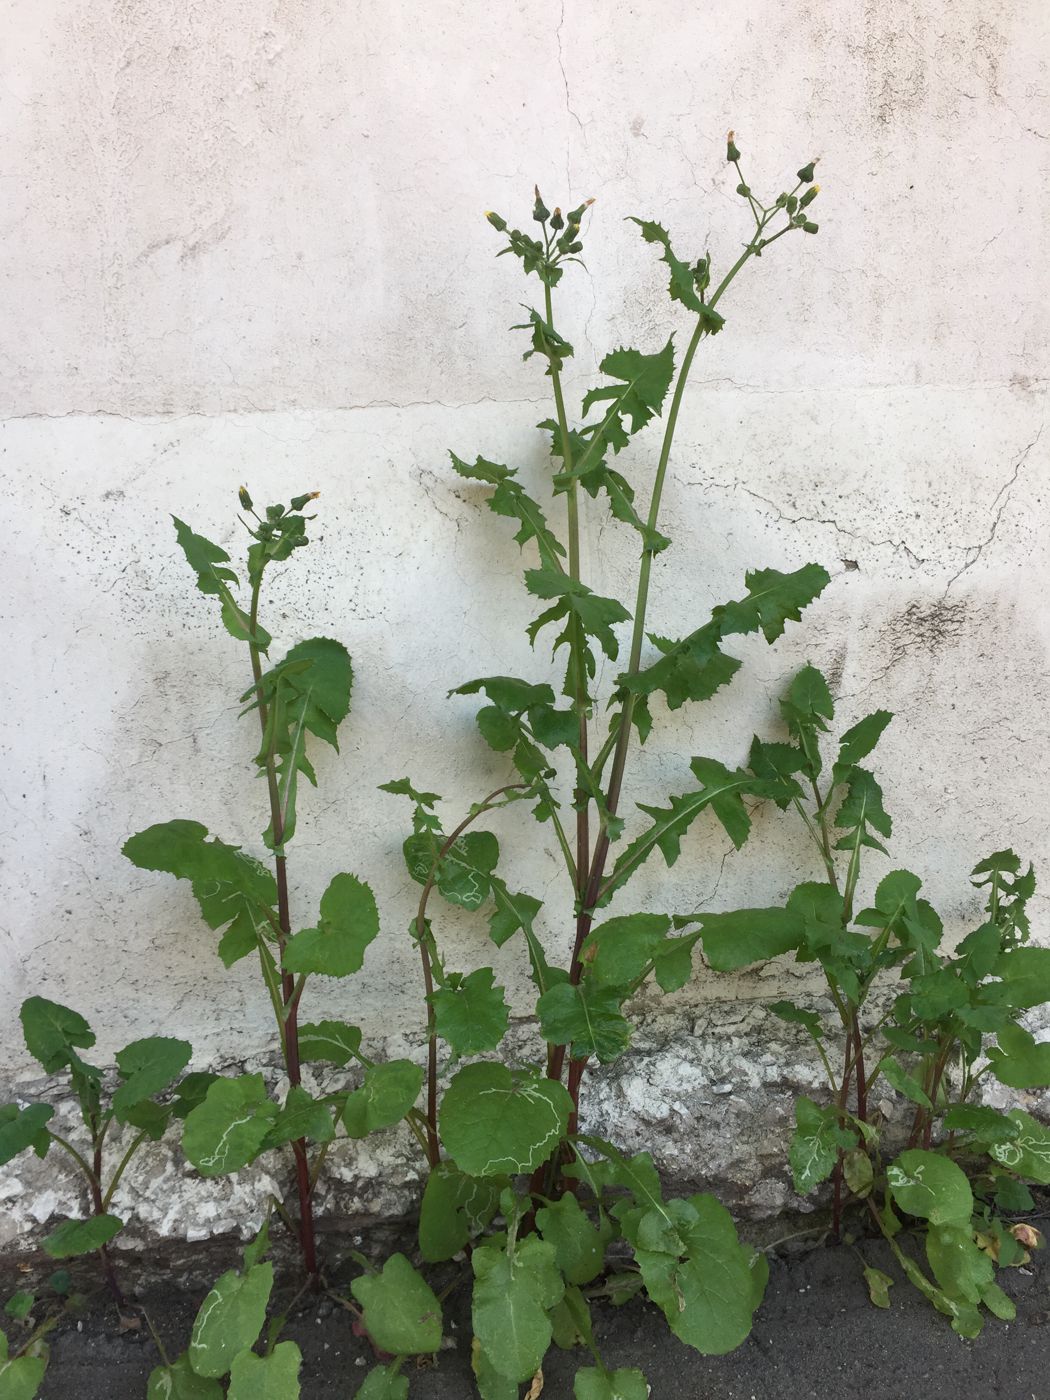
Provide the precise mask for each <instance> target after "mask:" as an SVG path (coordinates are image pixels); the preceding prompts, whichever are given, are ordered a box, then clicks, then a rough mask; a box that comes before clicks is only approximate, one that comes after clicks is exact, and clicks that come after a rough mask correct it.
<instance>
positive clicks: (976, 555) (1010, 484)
mask: <svg viewBox="0 0 1050 1400" xmlns="http://www.w3.org/2000/svg"><path fill="white" fill-rule="evenodd" d="M1042 436H1043V428H1042V425H1040V427H1039V431H1038V432H1037V433H1036V435H1035V437H1034V438H1033V439H1032V441H1031V442H1030V443H1029V444H1028V446H1027V447H1025V448H1024V449H1023V450H1022V452H1021V454H1020V456H1019V457H1018V458H1017V461H1016V462H1015V463H1014V468H1013V472H1012V473H1011V475H1010V477H1009V478H1008V479H1007V480H1006V481H1004V482H1003V484H1002V486H1000V488H999V491H998V493H997V494H996V497H995V500H994V501H993V502H992V504H991V507H990V509H991V510H992V511H994V512H995V516H994V519H993V520H992V528H991V529H990V530H989V531H988V534H987V535H986V537H985V538H984V539H983V540H982V541H981V542H980V544H971V545H966V546H965V548H966V550H967V552H968V553H969V554H970V556H971V557H970V558H969V559H967V561H966V563H965V564H964V565H963V566H962V568H961V569H959V570H958V571H957V572H956V573H954V574H953V575H952V576H951V578H950V579H949V580H948V582H947V584H946V585H945V589H944V594H943V596H944V597H945V598H946V597H947V596H948V591H949V589H950V588H951V586H952V584H953V583H955V582H957V581H958V580H959V579H960V578H962V576H963V574H965V573H966V571H967V570H968V569H972V568H973V566H974V565H975V564H976V563H977V561H978V559H980V557H981V555H982V554H983V553H984V551H985V550H986V549H987V548H988V546H989V545H990V544H992V543H993V542H994V540H995V536H996V532H997V531H998V529H999V524H1000V521H1001V520H1002V518H1003V514H1004V512H1005V510H1006V507H1007V506H1008V505H1009V504H1010V492H1011V491H1012V490H1013V488H1014V487H1015V486H1016V485H1017V478H1018V477H1019V476H1020V474H1021V469H1022V467H1023V466H1024V465H1025V463H1026V462H1027V461H1028V456H1029V453H1030V452H1031V451H1032V448H1033V447H1035V445H1036V443H1038V441H1039V439H1040V438H1041V437H1042ZM1000 502H1001V503H1002V504H1000ZM997 507H998V509H996V508H997Z"/></svg>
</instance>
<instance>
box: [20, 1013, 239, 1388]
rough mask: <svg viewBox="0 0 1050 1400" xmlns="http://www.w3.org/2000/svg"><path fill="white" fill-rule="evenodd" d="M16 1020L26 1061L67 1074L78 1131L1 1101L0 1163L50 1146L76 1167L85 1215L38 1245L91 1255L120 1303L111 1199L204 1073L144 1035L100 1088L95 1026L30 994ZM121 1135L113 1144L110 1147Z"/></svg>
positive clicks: (43, 1110)
mask: <svg viewBox="0 0 1050 1400" xmlns="http://www.w3.org/2000/svg"><path fill="white" fill-rule="evenodd" d="M21 1021H22V1030H23V1033H24V1035H25V1043H26V1049H27V1050H28V1051H29V1053H30V1054H31V1055H32V1056H33V1058H34V1059H35V1060H36V1061H37V1062H38V1063H39V1064H40V1065H41V1067H42V1068H43V1069H44V1070H45V1071H46V1072H47V1073H48V1074H59V1073H62V1074H65V1075H66V1076H68V1079H69V1084H70V1088H71V1089H72V1092H73V1095H74V1097H75V1099H76V1102H77V1105H78V1107H79V1110H80V1119H81V1123H82V1125H83V1136H82V1138H80V1137H75V1138H74V1140H73V1141H70V1139H69V1137H67V1136H65V1135H64V1134H62V1133H59V1132H58V1131H56V1125H55V1121H54V1115H55V1110H54V1108H53V1107H52V1106H51V1105H50V1104H46V1103H29V1104H17V1103H11V1104H5V1105H4V1106H3V1107H0V1166H4V1165H6V1164H7V1163H8V1162H10V1161H11V1160H12V1159H13V1158H14V1157H16V1156H18V1154H19V1153H21V1152H27V1151H33V1152H35V1153H36V1155H37V1156H38V1157H41V1158H44V1157H46V1156H47V1155H48V1153H49V1152H50V1151H51V1150H52V1149H55V1150H57V1151H58V1152H60V1153H62V1154H64V1155H65V1156H66V1157H67V1158H68V1159H69V1160H71V1161H72V1162H73V1163H74V1164H75V1165H76V1168H77V1170H78V1172H79V1173H80V1175H81V1176H82V1177H83V1179H84V1182H85V1184H86V1186H87V1191H88V1199H89V1201H90V1213H89V1214H88V1215H87V1216H86V1217H84V1218H74V1219H69V1220H64V1221H62V1223H61V1224H60V1225H58V1227H57V1228H56V1229H54V1230H52V1231H51V1233H50V1234H49V1235H47V1236H46V1238H45V1239H44V1240H43V1245H42V1247H43V1249H44V1252H45V1253H46V1254H49V1255H50V1256H51V1257H52V1258H53V1259H72V1258H74V1257H76V1256H78V1255H83V1254H91V1253H93V1252H97V1253H98V1257H99V1263H100V1266H101V1269H102V1272H103V1276H104V1278H105V1281H106V1283H107V1284H108V1286H109V1289H110V1291H111V1292H112V1294H113V1296H114V1298H115V1299H116V1301H117V1302H118V1303H123V1301H124V1298H123V1294H122V1292H121V1289H120V1284H119V1282H118V1281H117V1276H116V1272H115V1270H114V1267H113V1262H112V1260H111V1258H110V1254H109V1244H110V1242H111V1241H112V1240H113V1239H115V1237H116V1236H117V1235H118V1234H119V1233H120V1231H121V1230H122V1229H123V1228H124V1221H123V1220H121V1219H120V1217H119V1216H117V1215H116V1214H114V1213H113V1211H112V1210H111V1206H112V1203H113V1197H114V1195H115V1194H116V1191H117V1187H118V1186H119V1185H120V1183H121V1180H122V1179H123V1177H124V1173H125V1172H126V1171H127V1169H128V1167H129V1166H130V1164H131V1162H132V1160H133V1158H134V1157H135V1154H136V1153H137V1152H138V1151H139V1149H140V1148H141V1147H142V1146H143V1145H144V1144H145V1143H147V1142H156V1141H159V1139H160V1138H161V1137H163V1135H164V1133H165V1131H166V1129H167V1127H168V1125H169V1123H171V1122H172V1120H174V1119H180V1118H185V1117H186V1115H187V1114H188V1113H189V1112H190V1110H191V1109H192V1108H193V1106H194V1105H195V1104H196V1103H197V1102H199V1100H200V1098H201V1097H202V1096H203V1093H204V1091H205V1089H206V1088H207V1085H208V1083H210V1081H211V1079H212V1078H213V1076H212V1075H205V1074H187V1075H183V1073H182V1071H183V1070H184V1069H185V1068H186V1066H187V1065H188V1064H189V1061H190V1055H191V1054H192V1049H191V1046H190V1044H189V1042H188V1041H185V1040H174V1039H171V1038H168V1037H165V1036H149V1037H147V1038H146V1039H144V1040H135V1041H132V1042H131V1044H130V1045H125V1047H124V1049H123V1050H118V1051H117V1055H116V1061H117V1081H118V1082H117V1084H116V1087H115V1088H114V1089H113V1091H112V1092H111V1093H107V1091H106V1083H105V1077H104V1075H103V1072H102V1070H101V1069H100V1068H99V1067H98V1066H97V1065H93V1064H90V1063H89V1062H88V1061H87V1060H85V1059H84V1058H83V1057H82V1055H81V1054H80V1051H81V1050H90V1049H91V1047H92V1046H93V1045H94V1043H95V1033H94V1031H92V1029H91V1027H90V1026H89V1025H88V1023H87V1021H85V1020H84V1018H83V1016H81V1015H80V1014H79V1013H78V1012H76V1011H72V1010H70V1008H69V1007H68V1006H62V1005H60V1004H59V1003H58V1002H54V1001H48V1000H47V999H46V998H45V997H29V999H28V1000H27V1001H25V1002H23V1004H22V1010H21ZM173 1086H174V1088H173ZM165 1091H170V1092H169V1093H168V1094H167V1096H166V1098H165V1099H164V1100H163V1101H162V1100H161V1099H159V1098H158V1095H160V1094H162V1093H164V1092H165ZM122 1130H123V1131H122ZM121 1133H122V1136H121V1139H120V1141H119V1144H117V1145H114V1143H115V1139H116V1138H117V1135H118V1134H121ZM128 1139H130V1140H128ZM0 1374H2V1373H0Z"/></svg>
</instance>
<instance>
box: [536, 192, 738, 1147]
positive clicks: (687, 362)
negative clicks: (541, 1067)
mask: <svg viewBox="0 0 1050 1400" xmlns="http://www.w3.org/2000/svg"><path fill="white" fill-rule="evenodd" d="M764 227H765V220H762V221H759V223H758V227H757V228H756V230H755V234H754V237H753V238H752V239H751V241H750V242H749V243H748V244H747V246H746V247H745V249H744V251H743V253H741V255H740V257H739V258H737V260H736V262H735V263H734V264H733V266H732V267H731V268H730V269H729V271H728V272H727V273H726V275H725V276H724V277H723V278H722V281H721V282H720V283H719V284H718V287H717V288H716V290H715V293H714V295H713V296H712V297H711V300H710V302H709V303H708V305H709V306H710V307H712V308H713V307H714V306H715V305H716V304H717V303H718V301H719V299H720V298H721V297H722V295H723V293H724V292H725V290H726V288H727V287H728V286H729V284H730V283H731V282H732V281H733V278H734V277H735V276H736V275H737V273H738V272H739V271H740V269H741V268H742V267H743V266H744V264H745V263H746V262H747V261H748V259H749V258H751V257H752V256H754V254H755V253H756V252H758V251H760V249H759V244H760V241H761V233H762V230H763V228H764ZM706 334H707V323H706V321H705V320H704V318H703V317H702V316H698V317H697V321H696V325H695V327H694V328H693V333H692V336H691V337H690V340H689V344H688V346H687V347H686V352H685V355H684V357H683V359H682V365H681V368H680V369H679V371H678V379H677V381H676V383H675V387H674V392H673V394H672V396H671V406H670V408H669V409H668V413H667V421H666V423H665V425H664V435H663V440H662V442H661V445H660V456H659V459H658V461H657V465H656V475H655V478H654V480H653V492H652V496H651V497H650V501H649V515H648V520H647V529H648V530H649V531H650V532H652V531H655V529H656V525H657V521H658V519H659V515H660V503H661V499H662V496H663V489H664V482H665V480H666V478H667V467H668V463H669V462H670V459H671V447H672V445H673V443H674V436H675V430H676V428H677V426H678V414H679V412H680V410H681V407H682V399H683V397H684V395H685V388H686V384H687V382H688V380H689V372H690V370H691V368H692V365H693V360H694V358H695V356H696V352H697V350H698V348H699V346H700V342H701V340H703V338H704V336H705V335H706ZM652 566H653V550H652V549H651V548H650V547H648V546H647V547H646V548H645V549H644V550H643V552H642V559H641V564H640V565H639V570H638V589H637V594H636V598H635V607H634V625H633V629H632V633H631V651H630V659H629V661H628V665H627V674H628V675H629V676H635V675H637V674H638V672H639V670H640V669H641V660H642V643H643V641H644V639H645V617H646V611H647V609H648V604H649V582H650V577H651V574H652ZM634 706H635V697H634V693H633V692H632V691H628V692H627V693H626V694H625V696H624V698H623V703H622V706H621V709H620V715H619V722H618V726H617V729H616V744H615V748H614V750H613V760H612V770H611V772H610V775H609V785H608V788H607V789H606V797H605V805H606V809H607V811H608V813H609V816H615V815H616V812H617V808H618V805H619V801H620V791H621V788H622V786H623V777H624V771H625V768H626V765H627V753H628V750H629V748H630V744H631V722H632V719H633V716H634ZM610 737H611V736H610ZM606 743H608V741H606ZM604 753H605V747H604V746H603V749H602V761H603V763H604ZM609 844H610V839H609V829H608V823H607V822H603V823H602V826H601V830H600V831H599V833H598V839H597V841H596V842H595V846H594V853H593V856H592V857H591V861H590V869H589V873H588V875H587V878H586V881H585V882H584V877H583V874H582V872H581V876H580V884H579V885H578V888H580V889H582V891H583V892H582V897H580V907H579V913H578V916H577V920H576V943H575V946H574V947H573V952H572V961H571V963H570V965H569V980H570V982H571V983H572V984H573V985H577V986H578V985H579V981H580V977H581V975H582V973H583V965H582V963H581V961H580V953H581V950H582V948H583V944H584V942H585V940H586V938H587V935H588V933H590V930H591V925H592V923H593V921H594V907H595V905H596V903H597V901H598V897H599V894H600V892H601V889H602V879H603V877H604V875H605V865H606V861H607V858H608V854H609ZM565 1053H566V1047H565V1046H563V1045H559V1046H556V1047H555V1049H554V1052H553V1054H551V1055H549V1056H548V1077H549V1078H551V1079H558V1080H560V1079H561V1076H562V1069H563V1067H564V1063H565ZM582 1075H583V1068H582V1067H581V1068H580V1069H579V1070H578V1071H576V1072H575V1074H574V1078H575V1081H576V1082H575V1093H574V1094H573V1103H574V1105H575V1106H576V1108H577V1109H578V1107H579V1082H580V1079H581V1078H582ZM570 1092H571V1091H570ZM576 1116H577V1114H576V1113H575V1112H574V1114H573V1119H574V1121H575V1119H576Z"/></svg>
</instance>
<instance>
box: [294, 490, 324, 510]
mask: <svg viewBox="0 0 1050 1400" xmlns="http://www.w3.org/2000/svg"><path fill="white" fill-rule="evenodd" d="M320 494H321V493H320V491H307V493H306V495H305V496H293V497H292V510H302V508H303V506H305V505H306V503H307V501H316V500H317V498H318V496H319V495H320Z"/></svg>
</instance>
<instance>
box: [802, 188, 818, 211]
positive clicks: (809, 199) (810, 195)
mask: <svg viewBox="0 0 1050 1400" xmlns="http://www.w3.org/2000/svg"><path fill="white" fill-rule="evenodd" d="M818 194H820V186H819V185H810V187H809V189H808V190H807V191H806V193H805V194H804V195H803V196H802V198H801V199H800V200H799V202H798V207H799V208H800V209H805V207H806V205H807V204H812V203H813V201H814V200H815V199H816V197H817V195H818Z"/></svg>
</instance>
